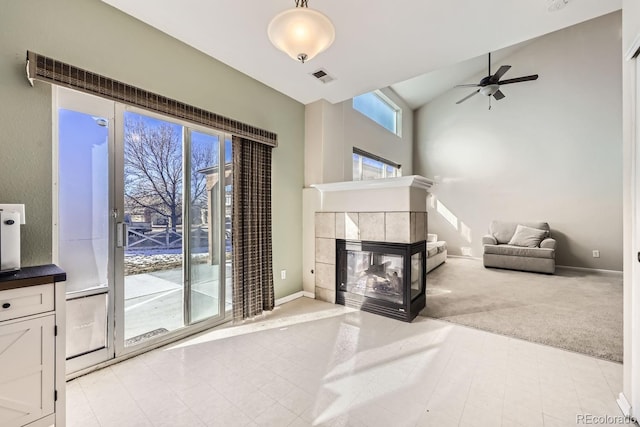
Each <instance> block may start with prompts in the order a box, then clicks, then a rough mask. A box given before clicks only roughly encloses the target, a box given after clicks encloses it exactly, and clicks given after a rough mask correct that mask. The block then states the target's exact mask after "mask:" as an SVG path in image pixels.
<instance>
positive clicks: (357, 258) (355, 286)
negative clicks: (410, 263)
mask: <svg viewBox="0 0 640 427" xmlns="http://www.w3.org/2000/svg"><path fill="white" fill-rule="evenodd" d="M403 266H404V256H402V255H391V254H383V253H377V252H369V251H349V252H347V281H346V283H341V285H342V286H343V287H345V288H346V289H344V290H346V291H348V292H351V293H353V294H358V295H362V296H365V297H368V298H378V299H382V300H385V301H390V302H393V303H396V304H402V303H403V301H404V289H403V288H402V283H403V282H402V280H403V277H404V268H403Z"/></svg>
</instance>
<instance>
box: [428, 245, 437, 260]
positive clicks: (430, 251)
mask: <svg viewBox="0 0 640 427" xmlns="http://www.w3.org/2000/svg"><path fill="white" fill-rule="evenodd" d="M437 254H438V247H437V246H427V258H429V257H430V256H434V255H437Z"/></svg>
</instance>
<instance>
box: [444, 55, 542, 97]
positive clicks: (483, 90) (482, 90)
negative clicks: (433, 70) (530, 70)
mask: <svg viewBox="0 0 640 427" xmlns="http://www.w3.org/2000/svg"><path fill="white" fill-rule="evenodd" d="M510 68H511V65H503V66H501V67H500V68H498V71H496V72H495V74H493V75H492V74H491V53H489V67H488V75H487V76H486V77H483V78H482V79H481V80H480V83H478V84H473V83H471V84H462V85H456V86H455V87H477V88H478V89H476V90H475V91H473V92H471V93H470V94H469V95H467V96H465V97H464V98H462V99H461V100H460V101H458V102H456V104H461V103H463V102H464V101H466V100H467V99H469V98H471V97H472V96H474V95H476V94H478V93H479V94H481V95H484V96H488V97H491V96H493V97H494V98H495V99H496V100H497V101H499V100H501V99H502V98H504V97H505V94H504V93H502V91H501V90H500V86H501V85H506V84H511V83H520V82H526V81H531V80H537V79H538V75H537V74H532V75H530V76H522V77H515V78H513V79H506V80H500V79H501V78H502V76H504V74H505V73H506V72H507V71H509V69H510ZM489 109H491V98H489Z"/></svg>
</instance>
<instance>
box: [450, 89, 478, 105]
mask: <svg viewBox="0 0 640 427" xmlns="http://www.w3.org/2000/svg"><path fill="white" fill-rule="evenodd" d="M478 92H480V89H478V90H476V91H475V92H471V94H470V95H467V96H465V97H464V98H462V99H461V100H460V101H458V102H456V104H461V103H463V102H464V101H466V100H467V99H469V98H471V97H472V96H473V95H475V94H477V93H478Z"/></svg>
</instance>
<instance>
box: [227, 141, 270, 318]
mask: <svg viewBox="0 0 640 427" xmlns="http://www.w3.org/2000/svg"><path fill="white" fill-rule="evenodd" d="M271 150H272V147H270V146H268V145H265V144H261V143H258V142H254V141H250V140H247V139H244V138H240V137H236V136H234V137H233V208H232V209H233V214H232V218H233V220H232V221H233V223H232V231H231V236H232V237H231V239H232V243H233V319H234V321H239V320H243V319H248V318H251V317H254V316H256V315H259V314H261V313H262V312H263V311H265V310H266V311H269V310H272V309H273V306H274V299H275V297H274V292H273V267H272V260H271Z"/></svg>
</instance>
